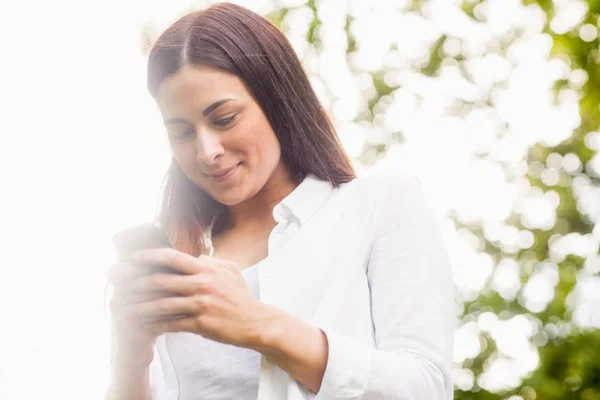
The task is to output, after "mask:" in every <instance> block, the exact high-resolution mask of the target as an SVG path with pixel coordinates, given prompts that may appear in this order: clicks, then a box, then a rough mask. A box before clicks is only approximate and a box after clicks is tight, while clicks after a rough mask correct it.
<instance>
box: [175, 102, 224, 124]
mask: <svg viewBox="0 0 600 400" xmlns="http://www.w3.org/2000/svg"><path fill="white" fill-rule="evenodd" d="M231 100H233V99H222V100H219V101H216V102H214V103H212V104H211V105H210V106H208V107H206V109H205V110H204V111H202V115H203V116H205V117H207V116H208V115H209V114H210V113H212V112H213V111H215V110H216V109H217V108H219V107H221V105H223V104H225V103H227V102H228V101H231ZM164 123H165V125H167V124H187V121H186V120H185V119H183V118H169V119H165V120H164Z"/></svg>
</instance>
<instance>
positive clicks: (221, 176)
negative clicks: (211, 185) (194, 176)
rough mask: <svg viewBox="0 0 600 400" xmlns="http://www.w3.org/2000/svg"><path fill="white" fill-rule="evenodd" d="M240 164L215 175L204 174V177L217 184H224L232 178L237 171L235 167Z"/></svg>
mask: <svg viewBox="0 0 600 400" xmlns="http://www.w3.org/2000/svg"><path fill="white" fill-rule="evenodd" d="M240 164H241V162H240V163H238V164H236V165H234V166H233V167H231V168H227V169H226V170H223V171H220V172H219V173H216V174H205V175H206V176H208V177H209V178H210V179H211V180H212V181H214V182H219V183H220V182H225V181H226V180H228V179H229V178H231V176H233V174H234V173H235V171H236V170H237V167H239V165H240Z"/></svg>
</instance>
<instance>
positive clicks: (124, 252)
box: [113, 223, 183, 275]
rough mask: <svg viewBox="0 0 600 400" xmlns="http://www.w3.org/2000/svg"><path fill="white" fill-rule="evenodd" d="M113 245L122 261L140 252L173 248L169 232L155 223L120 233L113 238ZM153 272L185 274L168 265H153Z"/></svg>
mask: <svg viewBox="0 0 600 400" xmlns="http://www.w3.org/2000/svg"><path fill="white" fill-rule="evenodd" d="M113 245H114V247H115V249H116V251H117V255H118V256H119V259H121V260H123V259H125V258H126V257H127V256H128V255H129V254H130V253H133V252H134V251H138V250H145V249H157V248H173V245H172V244H171V241H170V240H169V235H168V234H167V232H166V231H165V230H164V229H163V228H161V227H160V225H158V224H155V223H147V224H141V225H137V226H134V227H131V228H127V229H124V230H122V231H120V232H118V233H117V234H115V235H114V236H113ZM151 272H153V273H158V272H160V273H172V274H180V275H181V274H183V273H182V272H179V271H177V270H175V269H173V268H171V267H168V266H166V265H153V266H151Z"/></svg>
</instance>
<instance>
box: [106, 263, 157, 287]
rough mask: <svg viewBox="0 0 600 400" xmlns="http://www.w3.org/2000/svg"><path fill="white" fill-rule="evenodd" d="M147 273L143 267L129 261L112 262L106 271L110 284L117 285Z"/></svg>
mask: <svg viewBox="0 0 600 400" xmlns="http://www.w3.org/2000/svg"><path fill="white" fill-rule="evenodd" d="M145 274H147V271H146V269H145V268H140V267H139V266H138V265H135V264H133V263H130V262H122V261H121V262H118V263H116V264H113V265H112V266H111V267H110V268H109V270H108V273H107V277H106V278H107V280H108V282H109V283H110V284H112V285H115V286H118V285H121V284H122V283H123V282H126V281H129V280H132V279H135V278H137V277H140V276H143V275H145Z"/></svg>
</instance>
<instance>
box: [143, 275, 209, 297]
mask: <svg viewBox="0 0 600 400" xmlns="http://www.w3.org/2000/svg"><path fill="white" fill-rule="evenodd" d="M194 278H195V277H190V276H184V275H175V274H151V275H146V276H142V277H140V278H138V279H136V280H135V281H133V282H132V283H131V290H132V291H134V292H141V293H144V292H153V291H162V292H170V293H176V294H179V295H184V296H189V295H191V294H194V293H196V292H198V290H199V287H198V284H197V279H194Z"/></svg>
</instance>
